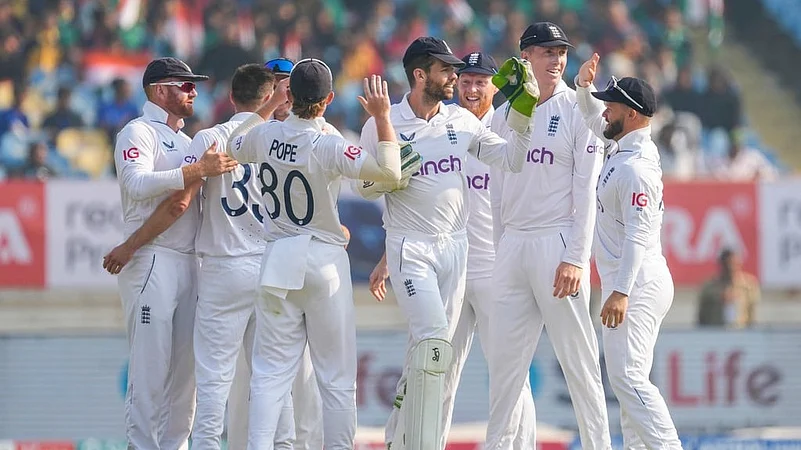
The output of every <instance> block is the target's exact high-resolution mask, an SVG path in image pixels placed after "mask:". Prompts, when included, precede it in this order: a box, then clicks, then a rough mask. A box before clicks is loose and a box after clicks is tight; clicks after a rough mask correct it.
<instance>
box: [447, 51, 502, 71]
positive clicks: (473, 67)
mask: <svg viewBox="0 0 801 450" xmlns="http://www.w3.org/2000/svg"><path fill="white" fill-rule="evenodd" d="M462 62H463V63H464V67H462V68H461V69H459V70H457V71H456V73H457V74H459V75H461V74H463V73H477V74H480V75H495V74H496V73H498V64H497V63H496V62H495V59H494V58H493V57H492V55H490V54H488V53H483V52H473V53H468V54H467V55H465V57H464V58H462Z"/></svg>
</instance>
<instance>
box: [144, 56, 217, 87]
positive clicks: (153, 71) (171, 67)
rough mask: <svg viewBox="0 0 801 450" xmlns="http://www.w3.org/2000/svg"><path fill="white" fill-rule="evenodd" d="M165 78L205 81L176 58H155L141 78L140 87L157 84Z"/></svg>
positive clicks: (206, 78) (202, 76) (205, 77)
mask: <svg viewBox="0 0 801 450" xmlns="http://www.w3.org/2000/svg"><path fill="white" fill-rule="evenodd" d="M167 78H177V79H179V80H181V81H206V80H208V79H209V77H207V76H206V75H197V74H195V73H192V69H190V68H189V66H188V65H187V64H186V63H185V62H183V61H181V60H180V59H178V58H172V57H167V58H157V59H154V60H153V61H150V64H148V65H147V68H146V69H145V74H144V75H143V76H142V86H147V85H149V84H151V83H157V82H159V81H161V80H166V79H167Z"/></svg>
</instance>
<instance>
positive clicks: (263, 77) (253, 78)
mask: <svg viewBox="0 0 801 450" xmlns="http://www.w3.org/2000/svg"><path fill="white" fill-rule="evenodd" d="M274 84H275V75H273V72H272V71H271V70H270V69H267V68H265V67H264V66H263V65H261V64H245V65H243V66H239V67H237V68H236V71H235V72H234V76H233V77H232V78H231V98H233V99H234V102H235V103H237V104H239V105H253V104H255V103H261V101H262V100H263V99H264V97H265V96H266V95H267V92H268V91H269V90H270V89H272V87H273V85H274Z"/></svg>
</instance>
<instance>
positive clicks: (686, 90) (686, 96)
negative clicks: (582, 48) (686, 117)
mask: <svg viewBox="0 0 801 450" xmlns="http://www.w3.org/2000/svg"><path fill="white" fill-rule="evenodd" d="M664 98H665V102H666V103H667V104H669V105H670V107H671V108H672V109H673V110H674V111H687V112H691V113H693V114H695V115H697V116H699V117H700V116H701V114H702V111H701V110H702V108H703V101H704V100H703V98H701V94H700V93H699V92H698V91H696V90H695V87H694V86H693V69H692V67H691V66H683V67H681V68H680V69H679V72H678V75H677V77H676V85H675V86H673V88H672V89H669V90H668V91H666V92H665V93H664Z"/></svg>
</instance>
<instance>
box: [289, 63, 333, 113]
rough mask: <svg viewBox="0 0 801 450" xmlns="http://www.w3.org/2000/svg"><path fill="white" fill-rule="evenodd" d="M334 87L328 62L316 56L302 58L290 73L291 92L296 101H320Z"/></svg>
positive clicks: (308, 102)
mask: <svg viewBox="0 0 801 450" xmlns="http://www.w3.org/2000/svg"><path fill="white" fill-rule="evenodd" d="M333 89H334V77H333V76H332V75H331V69H330V68H329V67H328V64H326V63H324V62H322V61H321V60H319V59H316V58H307V59H301V60H300V61H298V62H297V63H295V66H294V67H293V68H292V72H290V73H289V92H291V93H292V97H293V98H294V99H295V101H296V102H300V103H307V104H310V103H318V102H320V101H322V100H323V99H325V98H326V97H328V94H330V93H331V91H332V90H333Z"/></svg>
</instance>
